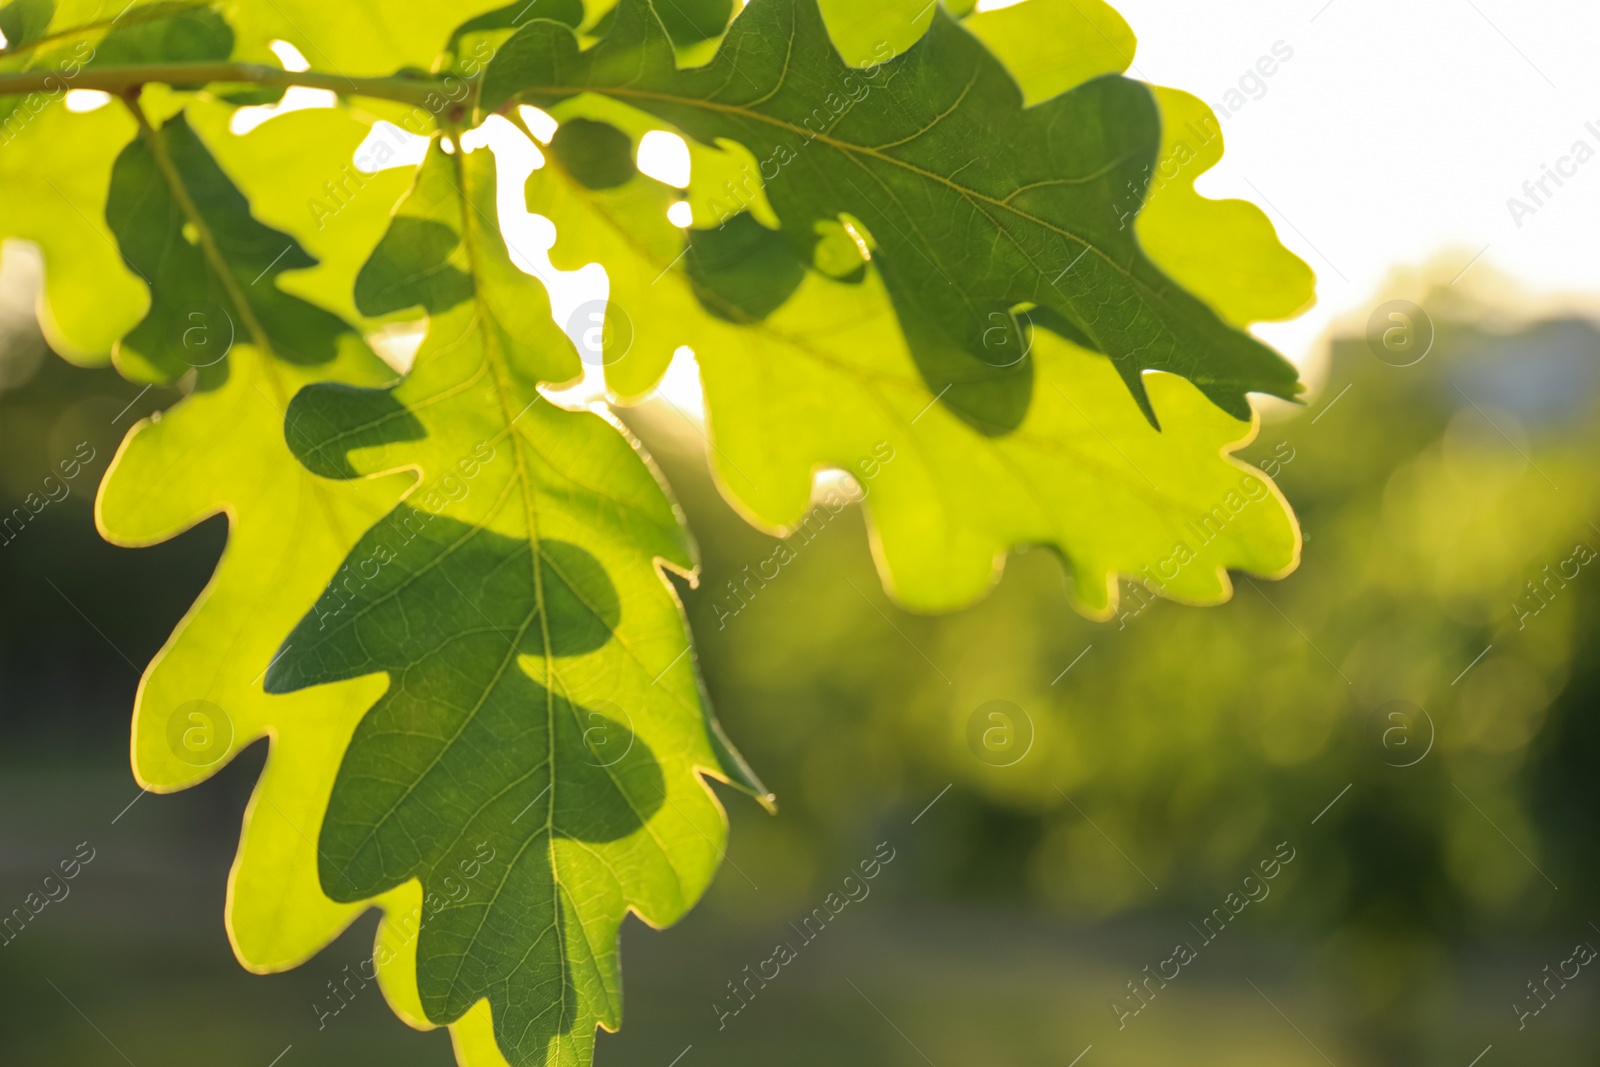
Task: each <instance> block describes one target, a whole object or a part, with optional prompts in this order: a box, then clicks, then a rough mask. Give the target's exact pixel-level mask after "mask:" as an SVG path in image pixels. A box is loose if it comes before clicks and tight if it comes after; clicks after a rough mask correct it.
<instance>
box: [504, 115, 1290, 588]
mask: <svg viewBox="0 0 1600 1067" xmlns="http://www.w3.org/2000/svg"><path fill="white" fill-rule="evenodd" d="M573 121H574V120H569V121H568V123H566V124H564V125H563V127H562V128H563V129H566V128H567V127H568V126H570V125H571V124H572V122H573ZM551 148H552V153H551V154H552V156H553V161H552V163H551V164H550V165H547V166H546V167H544V168H542V169H540V170H536V171H535V172H534V173H533V174H532V175H531V176H530V177H529V180H528V203H529V208H530V210H533V211H537V212H540V213H542V214H546V215H548V216H549V217H550V218H551V219H552V220H553V221H554V222H555V223H556V226H557V231H558V241H557V244H556V246H555V248H554V249H553V250H552V258H553V260H554V261H555V262H556V264H557V265H558V266H560V267H562V268H564V269H573V268H576V267H578V266H580V265H581V264H582V263H583V262H585V261H587V260H589V259H591V258H595V259H598V260H599V261H600V262H602V263H604V264H605V265H606V268H607V272H608V274H609V277H610V281H611V299H612V305H611V307H610V308H609V309H608V312H607V313H608V314H609V315H613V316H616V317H617V319H618V321H620V320H621V319H622V318H624V317H625V318H626V321H627V322H628V323H629V324H630V325H631V329H626V328H624V329H618V328H617V327H616V325H615V324H613V326H612V330H613V331H614V332H615V333H616V334H617V335H618V336H621V337H630V336H631V339H632V340H631V347H630V348H629V349H628V350H627V351H626V352H622V351H620V350H619V349H617V348H613V349H612V350H611V351H610V352H609V354H606V355H603V356H602V354H601V353H595V356H596V357H597V358H605V359H607V360H608V361H611V362H610V365H609V366H608V367H607V375H608V379H609V381H610V382H611V384H612V387H613V388H614V389H616V390H617V391H618V392H619V393H621V394H622V395H624V396H638V395H641V394H643V393H644V392H646V391H648V389H649V388H650V387H651V386H653V385H654V383H655V382H656V381H657V380H658V379H659V377H660V375H661V373H662V371H663V370H664V369H665V367H666V364H667V362H668V361H669V360H670V358H671V354H672V353H673V351H674V350H675V349H676V348H678V347H679V346H681V345H688V346H689V347H691V348H692V349H693V350H694V352H695V354H696V356H697V358H698V362H699V365H700V370H701V376H702V381H703V383H704V387H705V392H706V401H707V408H708V420H707V421H708V422H709V425H710V432H711V435H712V440H713V443H714V445H715V448H714V457H713V462H714V465H715V468H716V471H717V474H718V477H719V480H720V482H721V484H722V486H723V487H724V489H725V491H726V492H727V493H728V495H729V496H730V497H732V498H733V499H734V500H735V501H736V502H737V503H738V504H740V505H741V506H742V508H743V510H744V511H745V513H746V514H747V515H748V516H749V517H751V518H752V519H753V520H754V521H756V522H758V523H760V524H761V525H763V526H766V527H768V528H770V529H773V530H775V531H779V532H788V531H793V530H795V529H797V528H799V527H802V526H803V525H804V524H805V523H806V522H807V521H808V519H809V517H810V515H809V513H810V511H811V509H812V507H813V506H814V505H815V504H816V502H815V501H813V499H812V484H813V474H814V472H815V471H816V470H817V469H819V468H829V467H831V468H836V469H840V470H845V471H848V472H850V473H851V474H852V475H854V477H855V478H856V480H857V482H859V483H860V485H861V486H862V488H863V490H864V491H865V492H866V494H867V497H866V508H867V510H868V513H869V515H870V518H871V521H872V525H873V528H874V531H875V538H874V544H875V547H876V550H877V556H878V559H879V563H880V566H881V568H882V570H883V572H884V577H885V580H886V584H887V585H888V586H889V587H890V588H891V589H892V590H893V592H894V593H895V594H896V596H897V597H898V598H899V599H900V600H901V601H902V602H903V603H905V604H907V605H909V606H911V607H914V608H917V609H921V610H929V611H934V610H950V609H953V608H957V607H961V606H963V605H965V604H967V603H970V602H971V601H972V600H974V599H976V598H977V597H978V596H980V595H982V594H983V593H984V592H985V591H986V590H987V589H988V587H989V585H990V584H991V583H992V582H993V580H994V577H995V575H996V573H997V570H998V567H999V565H1000V564H1001V562H1002V561H1003V559H1004V556H1005V554H1006V553H1007V552H1008V551H1009V550H1011V549H1012V548H1015V547H1018V546H1022V545H1030V544H1045V545H1051V546H1054V547H1055V548H1057V549H1059V550H1060V551H1061V552H1062V554H1063V555H1064V556H1065V557H1066V559H1067V561H1068V564H1069V568H1070V573H1071V575H1072V577H1073V587H1072V588H1073V596H1074V598H1075V600H1076V601H1077V604H1078V606H1079V607H1080V609H1082V610H1084V611H1086V612H1088V613H1090V614H1093V615H1097V616H1105V615H1108V614H1109V613H1110V612H1111V611H1112V609H1113V608H1114V606H1115V603H1116V591H1115V577H1116V575H1118V574H1119V573H1120V574H1126V575H1130V576H1135V577H1139V578H1145V577H1146V576H1147V575H1148V576H1149V577H1150V578H1151V579H1152V580H1153V582H1154V585H1155V587H1157V588H1159V589H1160V590H1161V591H1162V592H1163V593H1164V594H1166V595H1168V596H1171V597H1174V598H1176V599H1181V600H1186V601H1190V602H1195V603H1213V602H1217V601H1220V600H1223V599H1226V597H1227V596H1228V594H1229V592H1230V588H1231V587H1230V585H1229V583H1228V580H1227V577H1226V574H1225V571H1226V570H1227V569H1229V568H1235V569H1241V570H1249V571H1253V572H1256V573H1260V574H1274V575H1275V574H1281V573H1283V572H1285V571H1287V570H1289V569H1292V567H1293V566H1294V564H1295V563H1296V561H1297V559H1298V549H1299V535H1298V531H1297V530H1296V528H1295V525H1294V522H1293V519H1292V517H1291V516H1290V514H1289V512H1288V509H1287V506H1286V505H1285V504H1284V502H1283V500H1282V497H1281V496H1280V495H1279V494H1278V493H1277V491H1276V489H1275V488H1273V487H1272V485H1271V483H1270V481H1268V480H1267V479H1266V478H1265V477H1264V476H1262V475H1260V474H1259V472H1254V471H1252V470H1251V469H1250V468H1249V467H1247V466H1245V465H1244V464H1241V463H1238V462H1237V461H1234V460H1231V459H1228V458H1227V453H1229V452H1232V451H1234V450H1236V449H1238V448H1241V447H1243V445H1245V444H1246V443H1248V441H1249V440H1250V438H1251V437H1253V436H1254V430H1253V428H1252V426H1251V425H1250V424H1249V423H1248V422H1241V421H1237V420H1235V419H1233V418H1231V417H1229V416H1227V415H1225V414H1224V413H1222V412H1220V411H1218V410H1217V409H1216V408H1215V407H1214V406H1213V405H1211V404H1210V403H1209V402H1208V401H1207V400H1206V399H1205V398H1204V397H1203V396H1202V395H1201V394H1200V393H1199V392H1198V391H1197V390H1196V389H1195V388H1194V387H1193V386H1191V385H1189V384H1188V383H1186V382H1184V381H1183V380H1181V379H1179V378H1177V377H1176V376H1173V375H1152V376H1151V377H1150V378H1149V379H1148V384H1149V388H1150V390H1151V396H1152V402H1153V403H1154V405H1155V408H1156V410H1157V412H1158V413H1159V414H1160V416H1161V421H1162V427H1163V429H1162V431H1161V432H1157V431H1156V430H1155V429H1154V428H1153V427H1151V426H1150V425H1149V424H1148V422H1147V421H1146V420H1145V419H1144V418H1143V416H1142V415H1141V413H1140V412H1139V410H1138V408H1137V407H1136V406H1135V405H1134V404H1133V402H1132V400H1131V399H1130V398H1129V396H1128V394H1127V391H1126V390H1125V389H1124V388H1123V387H1122V385H1121V384H1120V382H1119V381H1118V379H1117V376H1116V374H1115V372H1114V370H1113V369H1112V368H1111V366H1110V365H1109V363H1108V362H1107V361H1106V360H1105V359H1104V358H1102V357H1100V356H1098V355H1096V354H1094V353H1092V352H1089V351H1087V350H1085V349H1083V348H1081V347H1078V346H1076V345H1073V344H1071V343H1069V342H1068V341H1066V340H1063V339H1062V338H1060V337H1058V336H1056V335H1055V334H1052V333H1048V332H1045V331H1042V330H1038V329H1035V330H1033V331H1032V332H1031V337H1030V343H1031V344H1032V356H1033V360H1034V363H1035V365H1036V367H1037V373H1038V381H1039V388H1038V389H1036V391H1035V396H1034V401H1033V405H1032V407H1031V408H1030V409H1029V411H1028V414H1027V417H1026V419H1025V420H1024V422H1023V424H1022V425H1021V426H1020V427H1019V428H1018V429H1017V430H1016V431H1015V432H1014V433H1011V434H1007V435H1005V436H1003V437H989V436H985V435H983V434H980V433H978V432H976V431H975V430H973V429H972V428H971V427H970V426H968V425H967V424H966V423H965V422H964V421H962V420H961V419H959V418H956V417H954V415H953V414H952V413H950V412H948V411H945V410H943V409H942V408H940V407H939V406H938V405H936V404H935V403H934V395H933V394H932V393H931V392H929V390H928V388H927V386H926V385H925V384H924V383H923V381H922V380H921V377H920V375H919V374H918V372H917V367H916V364H915V361H914V360H913V358H912V356H911V354H910V353H909V352H908V351H907V350H906V343H905V340H904V338H903V336H902V335H901V333H900V331H899V329H898V328H897V325H896V322H895V318H894V315H893V311H892V308H891V306H890V303H889V301H888V298H887V294H886V293H885V292H884V287H883V283H882V280H881V276H880V275H879V273H878V272H877V270H876V267H875V266H874V267H873V268H871V269H869V270H868V272H867V274H866V275H865V277H864V278H863V280H862V281H860V282H859V283H857V284H848V283H844V282H839V281H835V280H832V279H829V278H826V277H823V276H821V275H819V274H817V273H815V272H812V273H809V274H807V273H806V272H805V271H804V270H803V267H802V265H801V264H800V263H799V262H798V261H797V260H796V259H795V258H794V256H793V253H792V252H790V251H789V250H788V248H787V246H786V245H783V244H782V243H781V242H778V243H777V245H776V246H774V243H773V240H771V239H767V240H763V239H762V235H763V234H767V235H768V236H769V238H775V236H776V235H771V234H770V232H769V231H765V230H762V229H761V228H760V227H759V226H757V225H756V224H755V223H754V222H753V221H751V220H750V219H749V216H739V217H738V218H737V219H736V220H734V221H733V222H730V224H729V225H728V226H727V227H726V229H725V230H724V231H722V232H721V233H719V232H718V231H691V233H690V235H689V236H690V238H691V240H690V242H689V246H688V248H687V249H686V248H685V234H684V232H683V231H682V230H679V229H678V228H677V227H675V226H673V225H672V224H671V223H670V222H668V220H667V218H666V209H667V206H668V205H669V204H670V203H671V202H672V201H673V200H675V199H677V196H678V194H677V192H676V191H675V190H671V189H668V188H666V187H664V186H662V185H660V184H659V183H656V182H654V181H651V180H650V179H648V178H645V177H642V176H638V177H635V178H634V180H632V181H631V182H629V183H628V184H626V185H624V186H622V187H620V188H613V189H600V190H597V189H592V188H589V187H588V186H587V185H586V184H585V183H584V182H583V181H581V180H579V179H578V178H577V177H575V176H574V175H573V174H571V173H570V172H569V171H567V170H566V169H565V167H564V166H562V161H563V160H564V159H565V158H566V153H565V151H564V145H563V142H562V139H561V135H560V134H559V133H558V135H557V138H556V140H555V142H554V143H553V144H552V146H551ZM708 238H713V239H715V240H716V242H717V244H718V245H719V248H718V251H724V252H728V253H730V254H732V253H734V250H735V249H736V248H737V246H738V245H739V244H740V243H741V242H742V243H743V245H744V248H745V252H746V255H745V260H744V261H745V262H746V264H747V265H749V266H750V269H747V270H742V271H741V270H740V269H739V261H738V260H733V261H726V260H724V261H718V260H711V261H710V262H708V261H707V257H706V256H705V255H704V254H703V251H702V248H703V244H704V242H706V240H707V239H708ZM779 252H782V253H787V254H788V255H789V273H788V274H787V275H780V274H779V272H778V270H776V269H774V267H773V266H772V265H771V263H770V259H771V258H772V257H773V256H775V255H776V254H777V253H779ZM780 277H787V278H789V279H790V281H789V282H788V283H780V282H778V281H776V280H775V279H777V278H780ZM762 279H764V280H765V282H764V284H765V285H766V286H767V289H766V290H765V291H759V290H756V291H752V290H753V287H755V286H757V284H758V282H759V281H760V280H762ZM784 284H787V286H788V289H789V290H790V291H793V295H792V296H788V293H787V292H784V290H783V286H784ZM796 284H798V288H796ZM775 296H776V297H778V298H779V300H780V303H779V306H777V307H776V309H773V307H772V306H771V305H772V302H773V298H774V297H775ZM784 296H787V297H788V298H787V299H786V300H783V299H782V297H784ZM774 427H781V428H782V430H781V432H774ZM1218 509H1220V516H1221V517H1220V518H1219V517H1218V516H1217V515H1215V514H1213V513H1214V512H1216V511H1218ZM1207 523H1210V527H1209V528H1208V527H1207V525H1206V524H1207ZM1195 531H1203V532H1201V533H1197V532H1195ZM1180 545H1186V546H1188V547H1187V548H1186V549H1182V550H1180V549H1179V546H1180ZM1174 563H1176V564H1177V565H1176V566H1174ZM1164 564H1165V570H1164V571H1163V565H1164Z"/></svg>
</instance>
